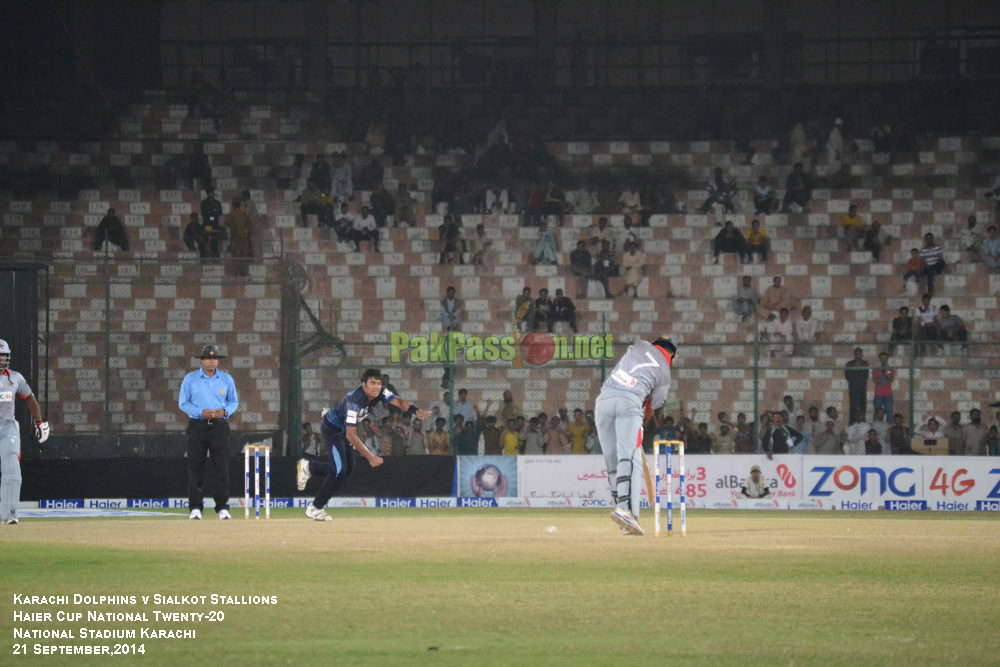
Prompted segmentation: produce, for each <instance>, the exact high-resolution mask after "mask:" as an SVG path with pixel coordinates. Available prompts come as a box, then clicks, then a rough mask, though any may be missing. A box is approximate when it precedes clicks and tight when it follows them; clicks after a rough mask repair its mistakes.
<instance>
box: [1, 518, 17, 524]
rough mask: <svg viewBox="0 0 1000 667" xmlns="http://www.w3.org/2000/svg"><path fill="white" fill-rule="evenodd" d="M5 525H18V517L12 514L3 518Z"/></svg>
mask: <svg viewBox="0 0 1000 667" xmlns="http://www.w3.org/2000/svg"><path fill="white" fill-rule="evenodd" d="M3 525H5V526H16V525H17V518H16V517H12V516H9V517H7V518H6V519H4V520H3Z"/></svg>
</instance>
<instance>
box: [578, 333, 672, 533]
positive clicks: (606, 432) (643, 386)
mask: <svg viewBox="0 0 1000 667" xmlns="http://www.w3.org/2000/svg"><path fill="white" fill-rule="evenodd" d="M676 354H677V345H676V344H675V343H674V342H673V341H672V340H670V339H669V338H657V339H656V340H654V341H653V342H652V343H649V342H647V341H644V340H640V341H636V342H635V343H634V344H633V345H631V346H630V347H629V348H628V350H626V351H625V355H624V356H623V357H622V358H621V359H620V360H619V361H618V363H617V364H616V365H615V368H614V370H613V371H611V375H610V376H608V379H607V380H605V381H604V385H603V386H602V387H601V394H600V396H598V397H597V405H596V407H595V408H594V418H595V422H596V424H597V436H598V438H600V441H601V449H602V450H604V460H605V463H606V465H607V469H608V481H609V482H610V484H611V498H612V500H613V501H614V503H615V511H614V512H612V514H611V518H612V519H613V520H614V522H615V523H617V524H618V525H620V526H621V527H622V528H623V529H624V530H625V532H626V533H628V534H631V535H642V534H643V530H642V528H641V527H640V526H639V494H640V492H641V489H642V459H641V458H640V457H642V456H643V455H644V454H643V451H642V424H643V422H644V421H645V418H646V416H647V414H644V410H646V411H648V414H652V411H653V410H657V409H659V408H660V407H661V406H662V405H663V403H664V401H666V400H667V392H668V391H669V390H670V366H671V364H672V363H673V359H674V356H675V355H676Z"/></svg>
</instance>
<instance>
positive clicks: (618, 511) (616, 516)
mask: <svg viewBox="0 0 1000 667" xmlns="http://www.w3.org/2000/svg"><path fill="white" fill-rule="evenodd" d="M611 520H612V521H614V522H615V523H617V524H618V525H619V526H621V527H622V528H624V529H625V530H627V531H628V532H629V533H631V534H632V535H645V534H646V533H645V531H644V530H643V529H642V527H641V526H640V525H639V522H638V521H636V520H635V517H634V516H632V513H631V512H629V511H628V510H623V509H622V508H620V507H616V508H615V511H614V512H612V513H611Z"/></svg>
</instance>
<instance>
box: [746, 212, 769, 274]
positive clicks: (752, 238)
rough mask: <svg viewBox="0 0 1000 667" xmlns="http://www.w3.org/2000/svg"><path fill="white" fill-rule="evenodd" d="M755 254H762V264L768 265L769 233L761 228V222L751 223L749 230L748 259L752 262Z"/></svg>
mask: <svg viewBox="0 0 1000 667" xmlns="http://www.w3.org/2000/svg"><path fill="white" fill-rule="evenodd" d="M754 253H759V254H760V261H761V264H767V233H766V232H765V231H764V230H763V229H761V228H760V220H754V221H753V222H751V223H750V229H748V230H747V258H749V259H750V261H753V255H754Z"/></svg>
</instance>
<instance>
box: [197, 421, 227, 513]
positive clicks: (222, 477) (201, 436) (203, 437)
mask: <svg viewBox="0 0 1000 667" xmlns="http://www.w3.org/2000/svg"><path fill="white" fill-rule="evenodd" d="M187 436H188V444H187V457H188V506H189V508H190V509H193V510H204V500H205V487H204V484H203V480H204V478H205V457H206V456H208V455H211V458H212V472H213V474H214V477H215V493H214V494H213V496H214V498H215V512H216V514H218V513H219V512H220V511H221V510H224V509H229V422H228V421H226V420H225V419H213V420H207V419H191V420H189V421H188V426H187Z"/></svg>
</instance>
